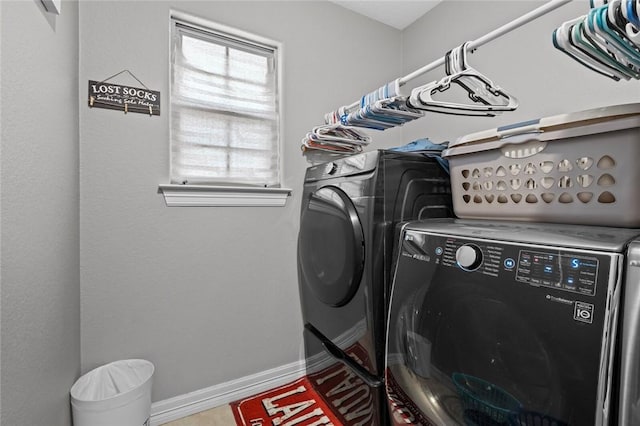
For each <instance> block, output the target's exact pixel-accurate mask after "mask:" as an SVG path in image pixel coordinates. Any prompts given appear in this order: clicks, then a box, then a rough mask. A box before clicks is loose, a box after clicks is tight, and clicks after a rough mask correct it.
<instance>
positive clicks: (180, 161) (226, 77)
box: [171, 18, 280, 187]
mask: <svg viewBox="0 0 640 426" xmlns="http://www.w3.org/2000/svg"><path fill="white" fill-rule="evenodd" d="M277 54H278V51H277V48H276V47H274V46H267V45H263V44H260V43H258V42H254V41H252V40H249V39H247V38H241V37H237V36H234V35H232V34H227V33H223V32H220V31H216V30H214V29H209V28H204V27H202V26H199V25H195V24H190V23H188V22H185V21H182V20H177V19H175V18H174V19H172V52H171V181H172V182H173V183H180V184H185V183H188V184H250V185H256V186H263V187H264V186H267V187H277V186H279V185H280V138H279V96H278V78H277V72H278V70H277V63H278V60H277Z"/></svg>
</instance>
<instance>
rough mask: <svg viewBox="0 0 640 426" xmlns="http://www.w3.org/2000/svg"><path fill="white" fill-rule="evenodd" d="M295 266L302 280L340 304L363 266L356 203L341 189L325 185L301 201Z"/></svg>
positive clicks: (355, 286) (328, 301) (356, 282)
mask: <svg viewBox="0 0 640 426" xmlns="http://www.w3.org/2000/svg"><path fill="white" fill-rule="evenodd" d="M298 265H299V268H300V273H301V279H302V280H303V282H304V283H305V284H306V285H307V286H308V287H309V288H310V289H311V291H312V292H313V294H314V295H315V296H316V297H317V298H318V299H319V300H320V301H322V302H323V303H325V304H327V305H330V306H336V307H337V306H343V305H345V304H346V303H348V302H349V300H351V298H352V297H353V296H354V294H355V293H356V291H357V289H358V285H359V284H360V279H361V278H362V271H363V269H364V234H363V232H362V225H361V224H360V219H359V218H358V213H357V211H356V208H355V206H354V205H353V203H352V202H351V200H350V199H349V197H348V196H347V194H345V193H344V192H343V191H342V190H341V189H339V188H337V187H333V186H326V187H323V188H320V189H319V190H317V191H315V192H313V193H312V194H310V196H309V197H308V198H307V199H305V200H303V207H302V217H301V220H300V234H299V237H298Z"/></svg>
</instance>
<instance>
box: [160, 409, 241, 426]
mask: <svg viewBox="0 0 640 426" xmlns="http://www.w3.org/2000/svg"><path fill="white" fill-rule="evenodd" d="M235 424H236V421H235V420H234V418H233V413H232V412H231V408H230V407H229V406H228V405H223V406H221V407H218V408H212V409H211V410H207V411H203V412H201V413H196V414H194V415H191V416H189V417H185V418H183V419H178V420H174V421H172V422H169V423H165V424H164V425H162V426H235Z"/></svg>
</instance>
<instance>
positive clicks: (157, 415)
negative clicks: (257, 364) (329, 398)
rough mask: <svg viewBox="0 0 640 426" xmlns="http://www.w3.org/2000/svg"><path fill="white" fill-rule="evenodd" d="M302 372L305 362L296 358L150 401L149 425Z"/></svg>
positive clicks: (253, 391) (216, 404)
mask: <svg viewBox="0 0 640 426" xmlns="http://www.w3.org/2000/svg"><path fill="white" fill-rule="evenodd" d="M304 374H305V363H304V361H295V362H292V363H290V364H286V365H283V366H280V367H276V368H272V369H271V370H267V371H263V372H260V373H256V374H252V375H250V376H246V377H241V378H239V379H236V380H232V381H230V382H225V383H221V384H219V385H215V386H211V387H208V388H205V389H200V390H197V391H194V392H189V393H187V394H184V395H178V396H176V397H173V398H169V399H165V400H162V401H158V402H154V403H153V404H151V426H159V425H162V424H164V423H168V422H171V421H173V420H177V419H181V418H183V417H187V416H190V415H192V414H196V413H199V412H201V411H205V410H209V409H211V408H215V407H219V406H221V405H225V404H229V403H230V402H233V401H237V400H239V399H242V398H246V397H249V396H251V395H255V394H258V393H261V392H264V391H267V390H269V389H273V388H276V387H278V386H282V385H285V384H287V383H290V382H293V381H294V380H297V379H299V378H300V377H302V376H304Z"/></svg>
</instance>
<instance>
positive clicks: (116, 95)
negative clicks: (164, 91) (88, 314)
mask: <svg viewBox="0 0 640 426" xmlns="http://www.w3.org/2000/svg"><path fill="white" fill-rule="evenodd" d="M89 106H90V107H95V108H108V109H116V110H119V111H124V112H125V113H127V112H137V113H142V114H149V115H160V92H157V91H155V90H149V89H147V88H144V89H141V88H139V87H131V86H121V85H119V84H112V83H107V82H104V81H103V82H99V81H93V80H89Z"/></svg>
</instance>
